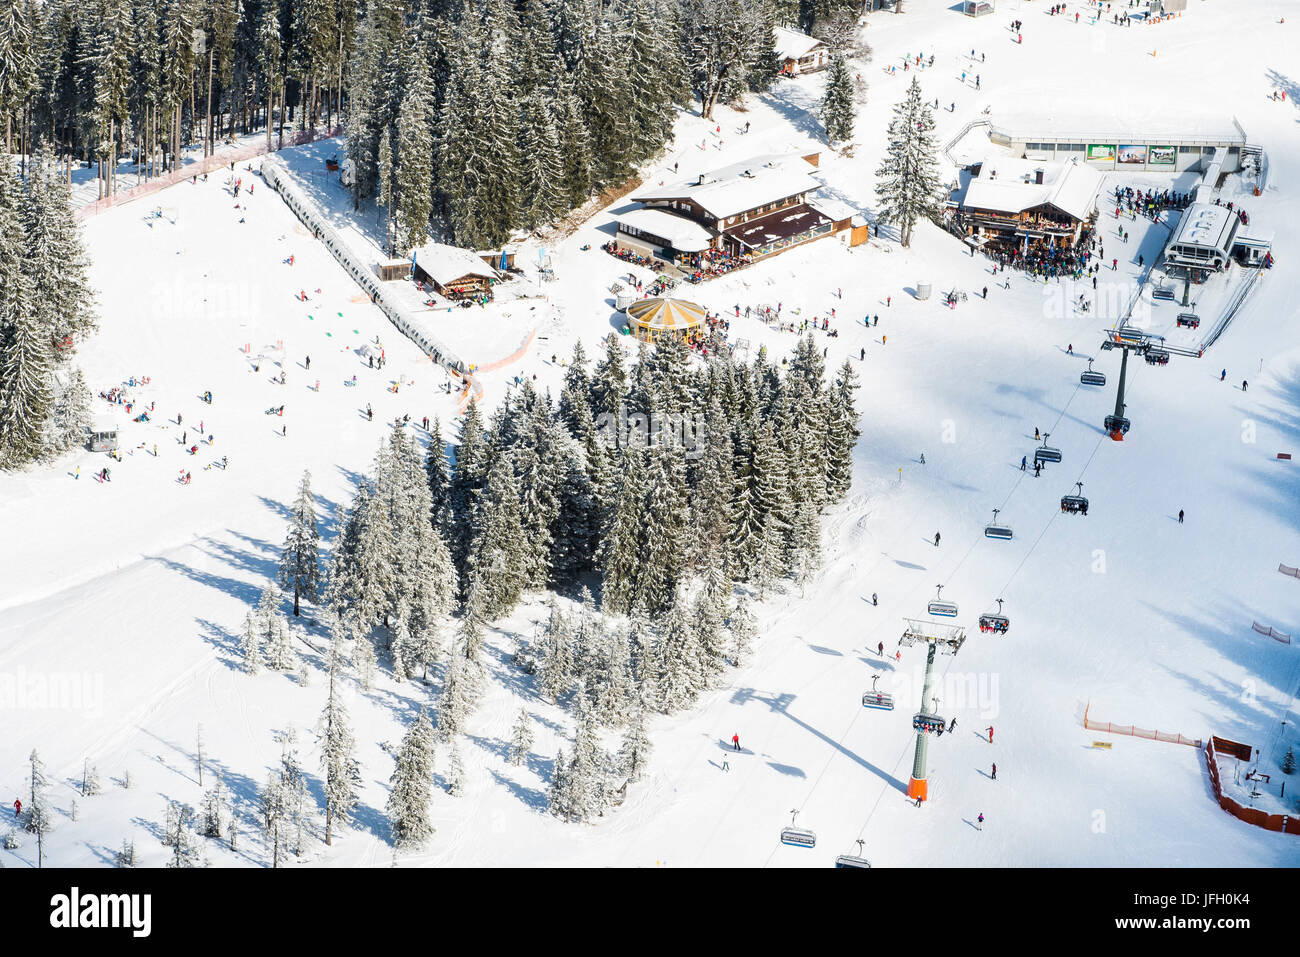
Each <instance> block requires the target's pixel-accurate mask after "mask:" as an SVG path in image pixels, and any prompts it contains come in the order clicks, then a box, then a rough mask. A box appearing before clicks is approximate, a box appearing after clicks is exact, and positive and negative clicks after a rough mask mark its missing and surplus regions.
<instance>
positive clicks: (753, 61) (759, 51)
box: [680, 0, 773, 120]
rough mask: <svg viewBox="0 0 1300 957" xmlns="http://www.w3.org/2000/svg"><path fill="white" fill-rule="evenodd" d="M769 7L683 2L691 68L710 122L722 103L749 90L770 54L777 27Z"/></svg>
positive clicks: (752, 1) (748, 0)
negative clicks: (714, 109) (766, 55)
mask: <svg viewBox="0 0 1300 957" xmlns="http://www.w3.org/2000/svg"><path fill="white" fill-rule="evenodd" d="M765 6H766V4H765V2H764V0H682V2H681V4H680V8H681V21H682V43H683V49H684V52H685V58H686V66H687V68H688V69H689V71H690V78H691V87H692V89H693V90H694V92H695V95H696V97H697V98H698V99H699V101H700V103H701V104H702V107H701V111H700V113H701V115H702V116H703V117H704V118H705V119H706V120H711V119H713V108H714V107H715V106H716V105H717V104H718V103H719V102H724V103H725V102H727V101H728V100H731V99H734V98H735V97H737V96H738V95H739V94H740V93H742V92H744V90H745V89H746V86H747V83H748V80H749V77H750V74H751V72H752V71H753V70H754V69H755V68H756V67H757V66H758V65H759V63H760V61H762V60H763V58H764V56H765V54H767V53H769V52H770V50H771V47H772V42H773V37H772V26H773V24H772V22H771V19H772V17H771V14H770V13H769V12H768V10H767V9H765Z"/></svg>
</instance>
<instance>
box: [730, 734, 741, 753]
mask: <svg viewBox="0 0 1300 957" xmlns="http://www.w3.org/2000/svg"><path fill="white" fill-rule="evenodd" d="M731 747H732V748H733V749H735V750H736V751H739V750H740V735H738V734H733V735H732V736H731Z"/></svg>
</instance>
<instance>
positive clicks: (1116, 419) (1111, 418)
mask: <svg viewBox="0 0 1300 957" xmlns="http://www.w3.org/2000/svg"><path fill="white" fill-rule="evenodd" d="M1128 427H1129V420H1128V419H1126V418H1125V417H1124V416H1122V415H1108V416H1106V421H1105V423H1104V425H1103V428H1105V430H1106V434H1107V435H1113V434H1114V433H1116V432H1118V433H1120V435H1127V434H1128Z"/></svg>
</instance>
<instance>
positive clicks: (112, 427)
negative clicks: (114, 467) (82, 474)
mask: <svg viewBox="0 0 1300 957" xmlns="http://www.w3.org/2000/svg"><path fill="white" fill-rule="evenodd" d="M89 431H90V451H92V452H112V451H113V450H114V449H116V448H117V422H116V421H114V420H113V419H112V418H111V417H110V416H96V417H95V420H94V422H93V423H92V424H91V426H90V429H89Z"/></svg>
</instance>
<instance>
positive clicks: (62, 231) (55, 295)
mask: <svg viewBox="0 0 1300 957" xmlns="http://www.w3.org/2000/svg"><path fill="white" fill-rule="evenodd" d="M0 42H2V41H0ZM0 72H3V67H2V66H0ZM27 198H28V201H27V204H26V211H25V215H24V229H25V233H26V236H27V256H26V260H25V263H24V271H25V272H26V274H27V278H28V282H29V283H30V286H29V287H28V288H29V290H30V295H31V302H32V307H33V309H34V310H35V312H36V314H37V322H38V323H39V324H40V325H41V326H42V327H43V328H44V329H45V330H46V331H47V333H48V335H49V338H50V341H51V342H57V343H64V342H66V341H68V340H69V339H71V340H72V342H73V343H76V342H80V341H82V340H84V339H85V338H86V337H87V336H89V335H90V334H91V333H93V332H94V331H95V329H96V328H97V325H98V324H97V322H96V319H95V292H94V290H93V289H92V288H91V286H90V280H89V278H88V275H87V274H88V270H89V268H90V263H89V259H88V257H87V255H86V250H85V246H84V245H83V244H82V241H81V236H80V235H79V232H78V228H77V222H76V220H75V218H74V217H73V213H72V203H71V198H70V196H69V192H68V183H67V180H66V179H65V178H64V177H63V176H62V175H60V173H59V170H58V165H57V164H56V162H55V160H54V155H53V153H52V152H51V151H50V149H49V146H48V145H46V144H42V146H41V148H40V150H39V151H38V152H37V153H36V155H35V156H34V157H33V158H32V163H31V165H30V167H29V171H28V175H27ZM68 355H71V352H70V350H68V351H62V352H58V353H56V354H55V359H56V360H59V359H63V358H65V357H66V356H68Z"/></svg>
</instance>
